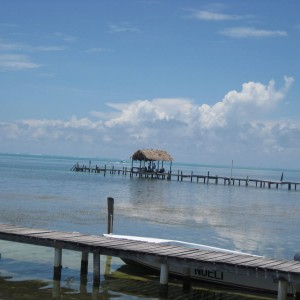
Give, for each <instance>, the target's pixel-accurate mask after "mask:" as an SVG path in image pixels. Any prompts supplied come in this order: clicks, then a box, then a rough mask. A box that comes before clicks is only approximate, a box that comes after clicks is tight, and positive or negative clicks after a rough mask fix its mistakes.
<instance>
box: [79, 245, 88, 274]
mask: <svg viewBox="0 0 300 300" xmlns="http://www.w3.org/2000/svg"><path fill="white" fill-rule="evenodd" d="M88 265H89V252H88V251H86V250H83V251H82V253H81V267H80V275H81V276H85V275H87V273H88Z"/></svg>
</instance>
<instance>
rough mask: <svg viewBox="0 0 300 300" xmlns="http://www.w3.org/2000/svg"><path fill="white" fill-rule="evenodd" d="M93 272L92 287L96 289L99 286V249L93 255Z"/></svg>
mask: <svg viewBox="0 0 300 300" xmlns="http://www.w3.org/2000/svg"><path fill="white" fill-rule="evenodd" d="M93 259H94V261H93V263H94V265H93V271H94V278H93V286H94V287H98V286H99V285H100V252H99V249H97V250H95V251H94V253H93Z"/></svg>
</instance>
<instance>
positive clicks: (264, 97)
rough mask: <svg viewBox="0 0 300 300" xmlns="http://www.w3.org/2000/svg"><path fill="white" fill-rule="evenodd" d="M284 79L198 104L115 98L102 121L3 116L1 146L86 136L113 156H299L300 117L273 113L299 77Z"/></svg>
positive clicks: (72, 143) (76, 142)
mask: <svg viewBox="0 0 300 300" xmlns="http://www.w3.org/2000/svg"><path fill="white" fill-rule="evenodd" d="M284 81H285V83H284V85H283V87H282V88H276V84H275V82H274V81H273V80H271V81H270V82H269V83H268V84H262V83H260V82H247V83H244V84H243V85H242V87H241V90H240V91H230V92H228V93H227V94H226V95H225V96H224V97H223V99H222V100H221V101H219V102H216V103H215V104H214V105H208V104H205V103H203V104H201V105H199V104H196V103H195V102H194V101H193V100H191V99H184V98H157V99H153V100H136V101H132V102H129V103H122V104H118V103H109V104H108V106H109V107H111V109H112V111H111V112H108V113H104V112H92V115H93V118H95V117H96V118H97V120H92V119H90V118H87V117H86V118H80V119H78V118H77V117H76V116H73V117H72V118H71V119H70V120H21V121H16V122H12V123H1V124H0V145H5V144H8V142H9V141H18V142H19V143H22V144H26V143H28V142H34V143H38V144H39V145H43V144H45V143H46V141H48V142H49V141H51V142H52V143H53V145H55V144H63V145H64V146H65V147H70V148H71V149H73V151H74V149H77V148H80V147H82V145H83V144H82V142H83V141H84V145H85V146H86V151H92V150H91V149H94V151H95V152H97V151H99V150H100V149H104V148H105V147H106V149H107V155H111V156H114V155H115V154H113V153H116V152H117V153H120V155H121V156H123V157H124V153H127V151H128V153H131V152H132V151H133V150H135V149H136V148H140V147H152V148H164V149H169V150H170V151H171V152H172V154H173V155H174V157H175V159H176V160H177V161H180V160H182V161H184V160H187V159H189V158H190V160H191V161H195V157H198V156H199V157H201V160H202V161H204V160H205V159H206V160H207V159H209V158H210V159H211V161H213V162H214V163H215V162H216V160H217V158H218V157H220V158H221V157H224V156H229V157H230V159H232V157H235V158H236V159H237V158H238V157H239V156H241V157H242V158H244V157H247V162H246V163H249V157H251V156H253V153H254V154H256V155H255V157H254V158H253V159H254V161H255V160H257V159H258V157H260V156H261V157H264V158H263V161H265V160H264V159H265V158H269V157H270V159H271V158H272V157H276V155H277V156H278V157H280V158H282V157H283V156H282V153H283V152H284V153H285V155H284V157H290V155H292V156H294V157H295V158H296V157H298V156H299V152H300V122H298V121H292V120H272V119H270V116H272V114H270V113H271V112H272V111H273V110H275V109H277V108H278V106H279V105H280V103H281V101H282V100H283V99H284V98H285V96H286V94H287V92H288V90H289V88H290V87H291V85H292V83H293V78H291V77H285V78H284ZM99 118H100V119H99ZM58 148H60V149H61V147H58ZM0 151H1V147H0ZM2 151H3V150H2ZM24 151H25V150H24ZM44 151H46V150H44ZM212 157H213V158H212ZM289 160H291V157H290V158H289Z"/></svg>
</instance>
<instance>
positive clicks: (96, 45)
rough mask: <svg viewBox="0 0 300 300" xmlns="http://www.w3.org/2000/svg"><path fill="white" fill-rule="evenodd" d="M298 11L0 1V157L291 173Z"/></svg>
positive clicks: (271, 0) (293, 0)
mask: <svg viewBox="0 0 300 300" xmlns="http://www.w3.org/2000/svg"><path fill="white" fill-rule="evenodd" d="M299 11H300V1H298V0H286V1H282V0H264V1H261V0H226V1H212V0H164V1H162V0H126V1H125V0H111V1H108V0H89V1H83V0H51V1H46V0H45V1H41V0H26V1H24V0H1V1H0V104H1V106H0V152H1V153H31V154H50V155H70V156H84V157H90V156H91V157H103V158H104V157H105V158H119V159H129V158H130V156H131V155H132V154H133V153H134V152H135V151H136V150H137V149H144V148H151V149H163V150H166V151H168V152H169V153H170V154H171V155H172V156H173V159H174V161H175V162H188V163H199V164H218V165H230V164H231V163H232V160H233V161H234V164H235V165H239V166H250V167H270V168H296V169H297V168H298V169H299V168H300V159H299V157H300V116H299V113H300V99H299V96H300V63H299V61H300V14H299Z"/></svg>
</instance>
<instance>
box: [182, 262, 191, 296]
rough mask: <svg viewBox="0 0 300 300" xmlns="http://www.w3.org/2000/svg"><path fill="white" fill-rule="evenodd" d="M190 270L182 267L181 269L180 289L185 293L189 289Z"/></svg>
mask: <svg viewBox="0 0 300 300" xmlns="http://www.w3.org/2000/svg"><path fill="white" fill-rule="evenodd" d="M190 272H191V271H190V268H188V267H184V268H183V274H184V277H183V285H182V289H183V290H184V291H187V290H189V289H190V288H191V277H190Z"/></svg>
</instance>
